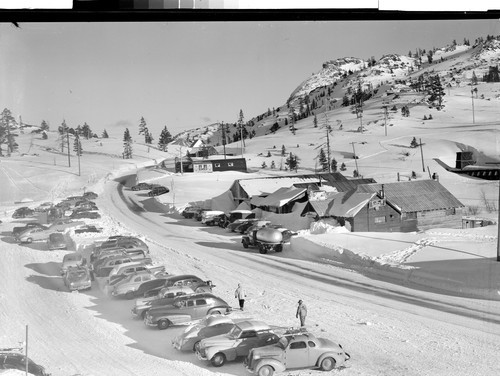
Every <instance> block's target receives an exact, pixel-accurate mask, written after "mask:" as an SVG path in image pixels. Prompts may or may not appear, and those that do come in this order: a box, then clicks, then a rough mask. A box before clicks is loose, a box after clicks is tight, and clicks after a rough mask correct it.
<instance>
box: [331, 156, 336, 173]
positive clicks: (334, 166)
mask: <svg viewBox="0 0 500 376" xmlns="http://www.w3.org/2000/svg"><path fill="white" fill-rule="evenodd" d="M331 166H332V172H337V161H336V160H335V158H333V159H332V165H331Z"/></svg>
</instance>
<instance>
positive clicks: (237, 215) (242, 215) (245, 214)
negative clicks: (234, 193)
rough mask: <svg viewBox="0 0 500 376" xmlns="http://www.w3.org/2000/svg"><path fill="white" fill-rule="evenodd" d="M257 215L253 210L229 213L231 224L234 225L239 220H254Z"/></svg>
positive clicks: (238, 210) (239, 210)
mask: <svg viewBox="0 0 500 376" xmlns="http://www.w3.org/2000/svg"><path fill="white" fill-rule="evenodd" d="M252 218H255V213H254V212H253V211H251V210H243V209H236V210H231V211H230V212H229V218H228V219H229V222H230V223H233V222H234V221H235V220H237V219H252Z"/></svg>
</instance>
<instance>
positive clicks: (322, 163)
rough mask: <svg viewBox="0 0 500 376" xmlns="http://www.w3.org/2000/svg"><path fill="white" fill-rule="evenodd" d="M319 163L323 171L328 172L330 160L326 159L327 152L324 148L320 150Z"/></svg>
mask: <svg viewBox="0 0 500 376" xmlns="http://www.w3.org/2000/svg"><path fill="white" fill-rule="evenodd" d="M318 161H319V164H320V166H321V171H327V172H329V171H328V168H329V166H328V160H327V159H326V155H325V151H324V150H323V148H321V149H319V156H318Z"/></svg>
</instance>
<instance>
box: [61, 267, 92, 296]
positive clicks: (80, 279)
mask: <svg viewBox="0 0 500 376" xmlns="http://www.w3.org/2000/svg"><path fill="white" fill-rule="evenodd" d="M63 280H64V285H65V286H66V287H67V288H68V289H69V291H75V290H78V291H80V290H89V289H90V288H92V282H91V277H90V271H89V269H88V268H87V267H86V266H77V267H71V266H70V267H69V268H68V269H67V270H66V273H64V276H63Z"/></svg>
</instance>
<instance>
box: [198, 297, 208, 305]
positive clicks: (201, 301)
mask: <svg viewBox="0 0 500 376" xmlns="http://www.w3.org/2000/svg"><path fill="white" fill-rule="evenodd" d="M196 305H197V306H202V305H207V301H206V300H205V299H197V300H196Z"/></svg>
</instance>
